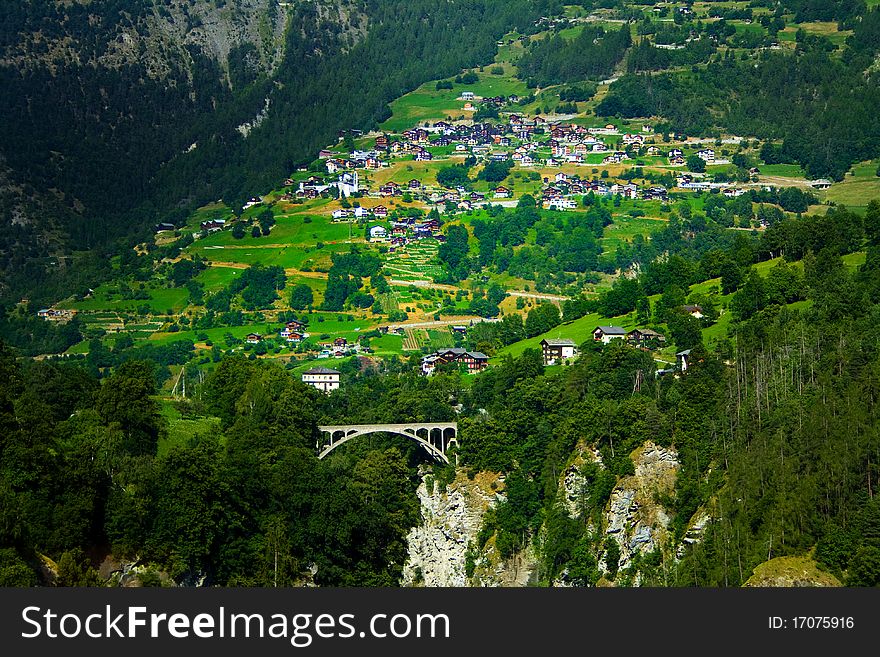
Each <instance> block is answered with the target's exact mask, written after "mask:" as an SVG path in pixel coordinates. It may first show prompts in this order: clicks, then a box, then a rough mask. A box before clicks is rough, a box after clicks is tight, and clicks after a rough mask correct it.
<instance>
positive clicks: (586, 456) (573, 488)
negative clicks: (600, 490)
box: [562, 447, 602, 518]
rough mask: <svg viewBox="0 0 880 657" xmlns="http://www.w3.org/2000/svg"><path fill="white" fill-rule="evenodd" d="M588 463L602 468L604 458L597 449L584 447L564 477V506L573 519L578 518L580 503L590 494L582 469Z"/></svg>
mask: <svg viewBox="0 0 880 657" xmlns="http://www.w3.org/2000/svg"><path fill="white" fill-rule="evenodd" d="M588 462H593V463H598V464H599V465H600V466H602V456H601V455H600V454H599V452H598V450H596V449H593V448H589V447H582V448H581V449H579V451H578V453H577V455H576V456H575V458H574V460H573V461H572V463H571V465H569V466H568V468H567V469H566V470H565V473H564V474H563V476H562V493H563V495H562V504H563V506H564V507H565V510H566V511H567V512H568V515H570V516H571V517H572V518H576V517H577V516H578V514H579V512H580V509H579V501H580V499H581V498H582V497H583V496H584V495H585V494H586V493H587V492H588V491H587V490H586V488H587V481H586V479H584V476H583V475H582V474H581V468H582V467H583V465H584V464H585V463H588Z"/></svg>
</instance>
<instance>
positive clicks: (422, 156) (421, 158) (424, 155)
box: [416, 149, 434, 162]
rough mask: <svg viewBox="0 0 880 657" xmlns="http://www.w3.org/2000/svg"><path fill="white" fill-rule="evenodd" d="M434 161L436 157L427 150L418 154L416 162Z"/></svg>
mask: <svg viewBox="0 0 880 657" xmlns="http://www.w3.org/2000/svg"><path fill="white" fill-rule="evenodd" d="M433 159H434V155H433V154H432V153H430V152H429V151H426V150H425V149H422V150H420V151H417V152H416V162H429V161H431V160H433Z"/></svg>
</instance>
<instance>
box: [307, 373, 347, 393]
mask: <svg viewBox="0 0 880 657" xmlns="http://www.w3.org/2000/svg"><path fill="white" fill-rule="evenodd" d="M340 376H341V373H340V372H338V371H337V370H332V369H330V368H329V367H313V368H312V369H310V370H308V371H306V372H303V374H302V382H303V383H305V384H306V385H310V386H312V387H314V388H317V389H318V390H321V391H322V392H326V393H327V394H330V393H331V392H333V391H334V390H338V389H339V377H340Z"/></svg>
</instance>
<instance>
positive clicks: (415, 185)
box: [408, 178, 422, 189]
mask: <svg viewBox="0 0 880 657" xmlns="http://www.w3.org/2000/svg"><path fill="white" fill-rule="evenodd" d="M408 186H409V188H410V189H421V188H422V181H421V180H419V179H418V178H413V179H412V180H410V181H409V183H408Z"/></svg>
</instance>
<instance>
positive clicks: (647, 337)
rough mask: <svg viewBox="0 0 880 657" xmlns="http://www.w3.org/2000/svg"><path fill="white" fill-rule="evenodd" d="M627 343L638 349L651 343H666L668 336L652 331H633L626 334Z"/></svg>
mask: <svg viewBox="0 0 880 657" xmlns="http://www.w3.org/2000/svg"><path fill="white" fill-rule="evenodd" d="M626 341H627V342H629V343H630V344H633V345H636V346H638V347H644V346H646V345H649V344H651V343H663V342H666V336H664V335H663V334H662V333H657V331H652V330H651V329H647V328H646V329H633V330H632V331H630V332H629V333H627V334H626Z"/></svg>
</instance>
